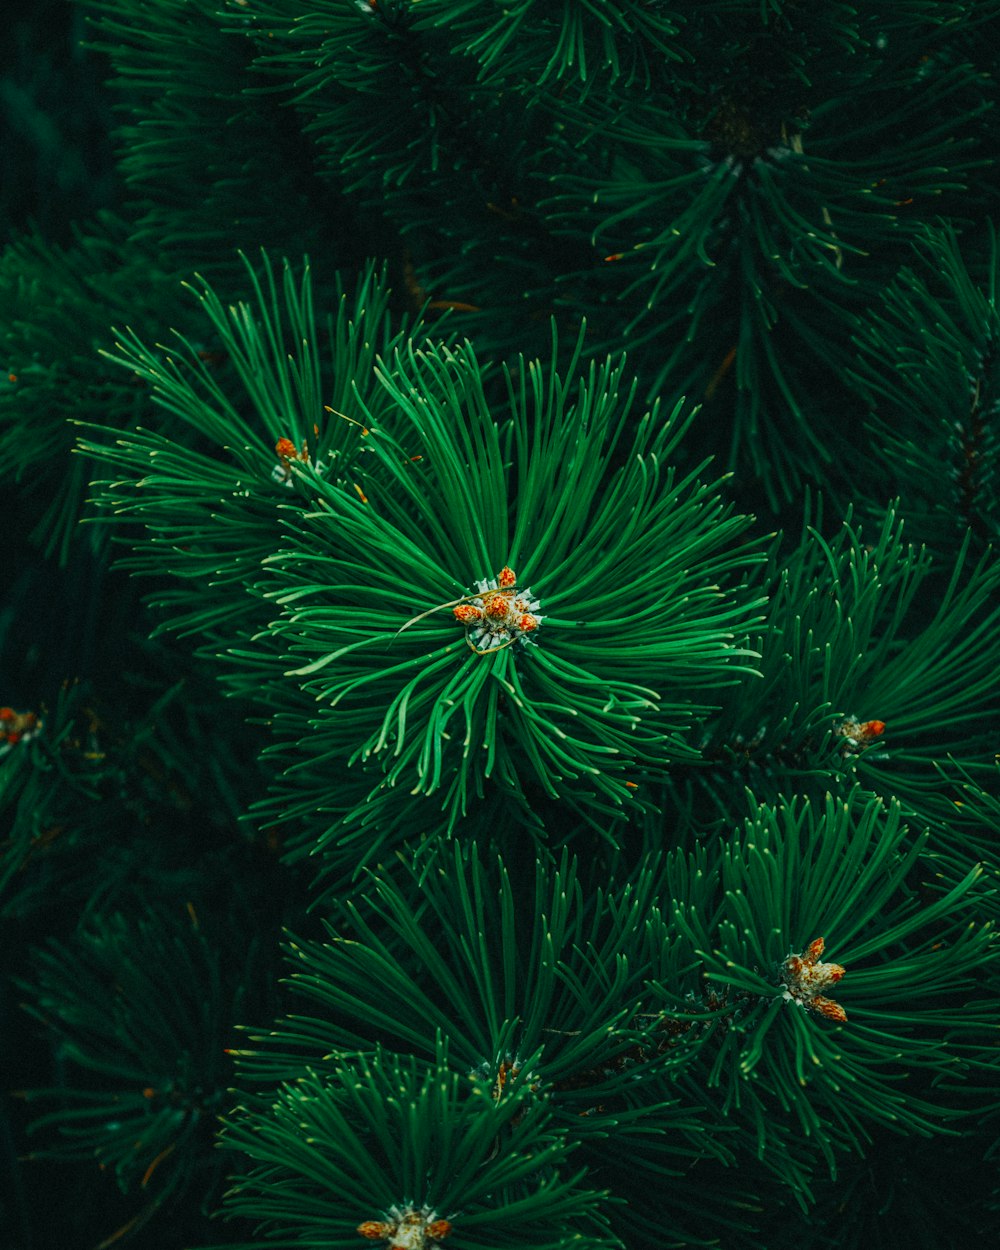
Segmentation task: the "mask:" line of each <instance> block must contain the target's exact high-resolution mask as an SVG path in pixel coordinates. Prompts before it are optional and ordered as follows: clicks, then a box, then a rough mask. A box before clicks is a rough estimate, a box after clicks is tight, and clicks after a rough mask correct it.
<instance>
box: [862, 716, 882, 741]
mask: <svg viewBox="0 0 1000 1250" xmlns="http://www.w3.org/2000/svg"><path fill="white" fill-rule="evenodd" d="M858 732H859V734H860V735H861V737H862V738H881V737H882V735H883V734H884V733H885V721H884V720H866V721H865V723H864V724H863V725H860V726H859V727H858Z"/></svg>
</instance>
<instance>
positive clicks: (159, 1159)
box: [139, 1142, 177, 1189]
mask: <svg viewBox="0 0 1000 1250" xmlns="http://www.w3.org/2000/svg"><path fill="white" fill-rule="evenodd" d="M176 1144H177V1143H176V1142H171V1143H170V1145H169V1146H167V1147H166V1148H165V1149H164V1150H161V1151H160V1153H159V1154H158V1155H157V1156H156V1158H155V1159H154V1160H153V1162H152V1163H151V1164H150V1165H149V1167H148V1168H147V1169H146V1171H145V1172H144V1173H143V1177H142V1180H141V1181H140V1182H139V1184H140V1186H141V1187H142V1188H143V1189H145V1188H146V1186H147V1185H148V1184H149V1178H150V1177H151V1176H152V1175H153V1172H154V1171H155V1170H156V1168H157V1167H158V1166H159V1165H160V1164H161V1163H162V1162H163V1160H164V1159H165V1158H166V1157H167V1155H168V1154H170V1153H171V1152H172V1150H173V1149H174V1146H175V1145H176Z"/></svg>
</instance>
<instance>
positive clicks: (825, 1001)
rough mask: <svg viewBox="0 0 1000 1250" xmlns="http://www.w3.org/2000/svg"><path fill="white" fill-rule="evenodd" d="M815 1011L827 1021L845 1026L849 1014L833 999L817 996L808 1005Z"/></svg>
mask: <svg viewBox="0 0 1000 1250" xmlns="http://www.w3.org/2000/svg"><path fill="white" fill-rule="evenodd" d="M808 1005H809V1006H810V1007H811V1008H812V1009H813V1011H817V1012H819V1014H820V1015H821V1016H823V1017H824V1018H825V1019H827V1020H833V1021H835V1022H836V1023H837V1024H844V1023H845V1021H846V1020H847V1012H846V1011H845V1010H844V1009H843V1007H841V1005H840V1003H835V1002H834V1001H833V999H832V998H823V996H822V995H820V994H817V995H816V997H815V998H811V999H810V1000H809V1004H808Z"/></svg>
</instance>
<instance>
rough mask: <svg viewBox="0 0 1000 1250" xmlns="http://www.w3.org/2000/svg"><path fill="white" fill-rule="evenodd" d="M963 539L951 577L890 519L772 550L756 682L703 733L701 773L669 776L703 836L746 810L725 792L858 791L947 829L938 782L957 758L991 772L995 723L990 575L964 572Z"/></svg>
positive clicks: (977, 564) (986, 569)
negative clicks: (710, 824) (711, 824)
mask: <svg viewBox="0 0 1000 1250" xmlns="http://www.w3.org/2000/svg"><path fill="white" fill-rule="evenodd" d="M817 524H818V525H820V526H821V525H822V517H821V515H820V516H818V517H817ZM969 541H970V536H969V535H968V534H967V535H966V538H965V540H964V541H963V542H962V544H961V548H960V550H959V552H958V554H957V558H956V559H955V561H954V564H953V565H952V566H951V568H950V570H948V574H947V578H946V577H945V576H944V574H943V571H942V570H941V567H940V566H941V563H942V562H941V561H935V560H933V559H932V557H931V556H930V555H929V554H928V553H927V552H926V551H925V550H924V549H923V548H920V549H916V548H914V547H913V546H912V545H911V544H908V543H906V542H904V540H903V523H902V522H901V521H900V520H898V519H897V513H896V509H895V508H892V509H890V510H888V511H887V512H886V513H885V515H884V518H883V520H882V522H881V525H880V526H879V528H878V530H877V532H876V533H875V534H874V535H872V539H871V540H870V541H869V540H868V537H867V527H866V530H865V531H864V532H863V531H862V529H861V527H860V526H858V525H857V524H856V523H855V522H854V521H853V518H852V516H851V515H850V514H848V516H847V517H845V518H844V520H843V522H842V524H841V525H840V527H839V530H838V531H837V532H836V533H835V535H834V536H833V537H832V538H830V539H829V541H828V540H827V539H825V538H824V536H823V533H822V532H821V530H820V529H819V528H817V527H816V526H814V525H811V524H807V526H806V528H805V530H804V532H803V534H802V537H801V539H800V540H799V543H798V544H797V546H796V547H794V548H792V549H791V551H789V552H788V553H787V554H781V553H780V550H779V548H778V546H777V545H776V546H775V551H774V553H773V556H772V562H771V564H770V566H769V568H768V569H767V570H766V572H765V575H764V583H763V589H764V591H765V593H766V594H767V597H768V601H769V608H768V612H769V617H768V621H767V624H766V626H765V629H764V630H763V632H762V633H761V634H759V635H755V636H753V637H752V639H751V641H750V645H751V646H752V647H755V648H757V649H759V650H760V652H761V661H760V668H761V674H762V676H763V680H762V681H761V680H759V679H758V680H754V681H751V680H749V679H744V680H743V681H742V683H741V685H740V686H739V687H738V688H736V689H732V690H727V691H725V692H724V694H723V699H724V705H723V708H722V710H721V712H720V713H719V714H718V715H717V716H715V717H713V718H711V719H710V720H708V721H707V722H706V723H705V725H704V729H703V733H704V738H703V745H702V752H703V757H704V759H705V761H706V762H708V763H709V767H708V768H707V769H700V770H699V769H698V768H695V769H691V770H689V772H688V775H687V776H686V777H683V778H681V777H678V778H676V780H678V781H682V783H683V788H684V790H687V791H688V792H689V793H691V794H692V796H693V798H694V800H695V801H694V804H693V812H694V819H695V821H696V822H697V824H698V825H699V826H701V827H703V826H704V824H705V822H707V821H711V820H712V819H713V818H719V817H716V815H715V812H721V813H722V815H721V819H722V820H723V821H728V820H731V819H732V818H733V817H734V816H735V815H737V814H738V813H740V812H741V811H742V810H743V803H744V798H743V797H742V795H741V793H740V790H739V789H737V788H736V787H734V786H733V785H732V782H733V781H736V782H738V783H741V784H742V785H746V786H748V787H749V788H750V790H752V791H753V793H755V794H758V795H774V794H776V793H780V792H787V791H788V790H789V788H790V787H796V788H799V789H803V790H805V791H806V792H807V793H812V794H816V795H821V794H822V793H823V791H824V790H825V789H828V788H831V787H832V788H835V789H838V790H840V791H843V790H844V789H845V788H847V787H850V786H851V785H853V784H855V783H856V782H860V783H861V784H862V785H863V786H864V787H865V788H867V789H869V790H873V791H875V792H877V793H879V794H882V795H884V796H886V797H889V796H893V797H895V798H897V799H899V800H900V801H901V802H903V803H904V804H906V805H907V806H908V807H910V808H911V809H912V810H913V811H915V812H917V813H919V814H920V816H921V818H923V819H936V820H947V819H948V818H949V817H950V816H951V815H953V812H954V807H953V801H952V798H951V797H950V796H949V795H947V794H945V793H942V788H941V780H940V771H939V769H940V768H941V766H943V765H944V764H945V762H946V761H947V760H949V759H953V758H956V757H961V758H962V760H963V761H964V763H963V767H965V768H966V769H968V770H969V771H970V772H972V773H975V774H977V775H980V776H982V775H984V774H986V775H989V774H991V773H992V772H993V764H994V754H995V727H996V725H997V722H998V718H1000V692H998V687H997V683H996V670H997V664H998V662H1000V655H998V651H997V627H998V624H1000V615H998V612H1000V608H998V599H997V592H998V589H1000V586H998V581H997V577H998V566H997V564H996V560H995V559H994V558H993V557H992V556H991V555H986V556H984V557H982V558H981V559H980V560H978V561H972V560H971V559H970V558H969ZM723 781H724V782H725V784H720V782H723ZM681 793H683V790H682V789H681V788H680V787H678V795H677V797H679V796H680V794H681ZM675 802H676V799H675ZM734 803H735V804H736V806H735V808H734V806H733V804H734ZM713 809H715V811H713Z"/></svg>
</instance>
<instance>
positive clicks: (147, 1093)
mask: <svg viewBox="0 0 1000 1250" xmlns="http://www.w3.org/2000/svg"><path fill="white" fill-rule="evenodd" d="M142 1096H143V1098H155V1097H156V1090H155V1089H153V1087H152V1085H147V1086H146V1088H145V1089H144V1090H143V1091H142Z"/></svg>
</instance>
